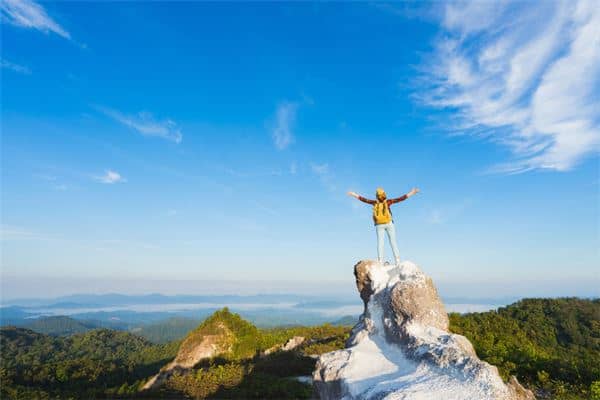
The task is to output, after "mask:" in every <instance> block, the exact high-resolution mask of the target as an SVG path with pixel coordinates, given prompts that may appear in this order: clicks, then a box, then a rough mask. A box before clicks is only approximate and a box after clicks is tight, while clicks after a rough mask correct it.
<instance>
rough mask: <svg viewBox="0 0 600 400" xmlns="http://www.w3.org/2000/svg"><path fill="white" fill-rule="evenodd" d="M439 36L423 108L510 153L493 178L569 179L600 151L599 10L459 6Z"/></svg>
mask: <svg viewBox="0 0 600 400" xmlns="http://www.w3.org/2000/svg"><path fill="white" fill-rule="evenodd" d="M441 26H442V33H441V34H440V37H439V39H438V41H437V43H436V50H435V54H434V55H433V59H430V60H428V63H427V65H426V66H424V67H423V69H424V70H425V78H426V79H424V82H427V83H425V85H426V86H425V87H421V88H420V89H421V91H420V92H419V93H418V94H417V98H419V99H420V100H421V101H423V102H424V103H425V104H428V105H430V106H435V107H440V108H445V109H448V110H452V111H454V116H455V117H456V121H455V124H454V125H453V126H452V129H453V130H454V131H455V132H456V133H465V134H472V135H477V136H480V137H483V138H486V139H489V140H492V141H495V142H498V143H501V144H503V145H506V146H508V147H509V148H510V149H511V151H512V153H513V155H514V159H513V160H512V161H509V162H507V163H506V164H503V165H500V166H496V167H495V168H494V170H496V171H503V172H510V173H517V172H523V171H527V170H531V169H550V170H559V171H564V170H568V169H570V168H573V167H574V166H575V165H576V164H577V163H578V162H579V161H581V160H582V159H583V158H585V156H587V155H590V154H595V153H597V152H598V151H599V150H600V96H599V94H598V87H599V86H598V85H599V83H600V51H599V50H598V49H600V7H598V4H597V2H595V1H593V0H577V1H554V2H541V3H540V2H514V1H505V2H491V1H489V2H487V1H486V2H484V1H479V2H452V3H448V4H446V5H445V7H444V8H443V12H442V17H441Z"/></svg>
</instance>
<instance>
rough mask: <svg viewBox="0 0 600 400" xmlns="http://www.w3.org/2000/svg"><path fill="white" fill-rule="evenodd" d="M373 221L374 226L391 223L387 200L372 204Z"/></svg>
mask: <svg viewBox="0 0 600 400" xmlns="http://www.w3.org/2000/svg"><path fill="white" fill-rule="evenodd" d="M373 221H374V222H375V224H376V225H379V224H387V223H388V222H391V221H392V213H391V212H390V207H389V206H388V202H387V200H384V201H378V202H377V203H375V204H373Z"/></svg>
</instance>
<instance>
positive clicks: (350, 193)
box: [348, 192, 358, 198]
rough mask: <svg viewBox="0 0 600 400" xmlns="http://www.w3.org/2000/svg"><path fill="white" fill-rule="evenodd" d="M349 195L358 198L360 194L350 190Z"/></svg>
mask: <svg viewBox="0 0 600 400" xmlns="http://www.w3.org/2000/svg"><path fill="white" fill-rule="evenodd" d="M348 196H352V197H356V198H358V194H357V193H354V192H348Z"/></svg>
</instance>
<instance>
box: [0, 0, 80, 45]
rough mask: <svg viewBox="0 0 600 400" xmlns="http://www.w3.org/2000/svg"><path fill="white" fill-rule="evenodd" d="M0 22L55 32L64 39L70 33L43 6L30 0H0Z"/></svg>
mask: <svg viewBox="0 0 600 400" xmlns="http://www.w3.org/2000/svg"><path fill="white" fill-rule="evenodd" d="M0 8H1V9H2V22H8V23H10V24H12V25H15V26H19V27H22V28H29V29H36V30H38V31H40V32H44V33H46V34H47V33H50V32H52V33H55V34H57V35H59V36H62V37H64V38H65V39H71V35H70V34H69V32H67V31H66V29H64V28H63V27H62V26H60V25H59V24H58V23H57V22H56V21H54V20H53V19H52V18H51V17H50V16H49V15H48V14H47V13H46V10H45V9H44V7H42V6H41V5H40V4H38V3H36V2H35V1H31V0H2V1H0Z"/></svg>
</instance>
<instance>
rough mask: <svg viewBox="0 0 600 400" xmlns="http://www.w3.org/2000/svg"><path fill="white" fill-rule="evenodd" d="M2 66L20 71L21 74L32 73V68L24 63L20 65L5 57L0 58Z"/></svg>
mask: <svg viewBox="0 0 600 400" xmlns="http://www.w3.org/2000/svg"><path fill="white" fill-rule="evenodd" d="M0 67H1V68H6V69H9V70H11V71H14V72H18V73H19V74H25V75H29V74H31V70H30V69H29V68H28V67H26V66H24V65H19V64H15V63H12V62H10V61H7V60H5V59H1V60H0Z"/></svg>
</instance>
